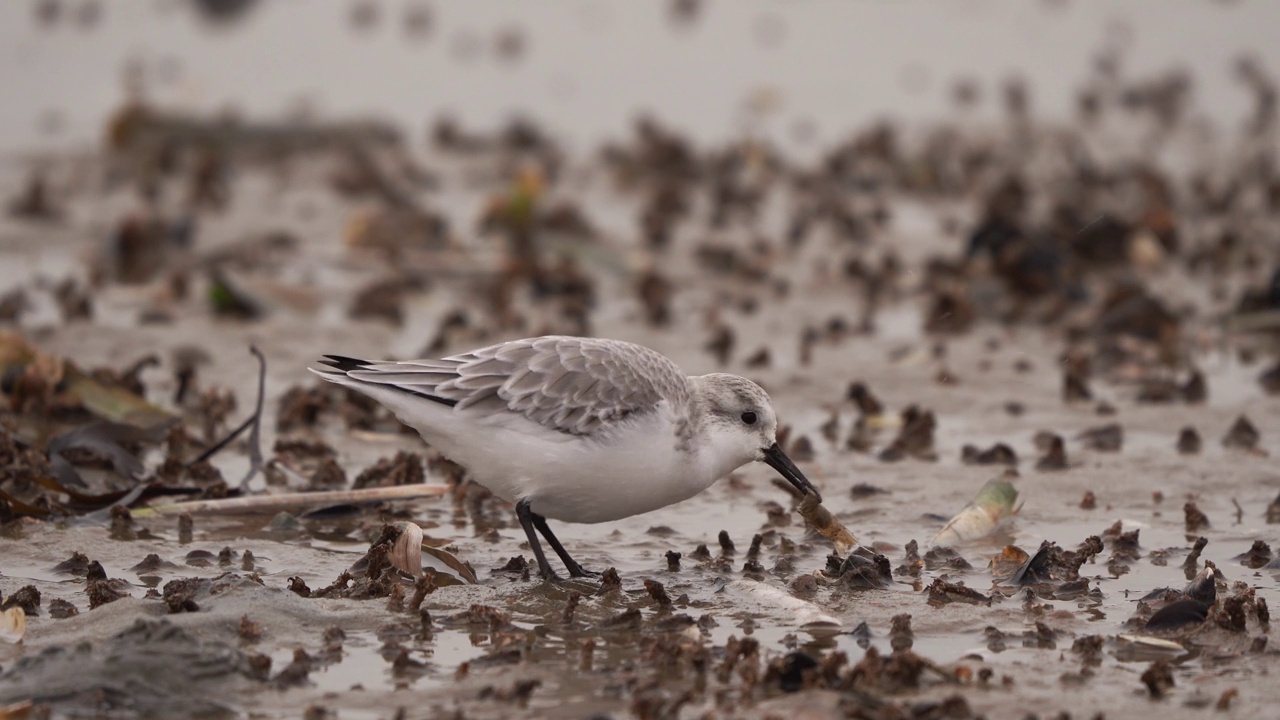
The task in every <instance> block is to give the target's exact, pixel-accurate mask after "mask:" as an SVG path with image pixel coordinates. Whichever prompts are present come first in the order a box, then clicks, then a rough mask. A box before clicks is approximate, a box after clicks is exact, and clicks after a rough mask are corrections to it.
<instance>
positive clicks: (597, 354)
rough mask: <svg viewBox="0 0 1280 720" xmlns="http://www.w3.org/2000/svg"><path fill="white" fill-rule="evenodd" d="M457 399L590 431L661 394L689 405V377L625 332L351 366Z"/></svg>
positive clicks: (650, 405)
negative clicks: (615, 335) (621, 338)
mask: <svg viewBox="0 0 1280 720" xmlns="http://www.w3.org/2000/svg"><path fill="white" fill-rule="evenodd" d="M347 375H349V376H350V377H352V378H354V379H356V380H360V381H364V382H370V383H381V384H389V385H394V386H396V387H398V388H400V389H402V390H405V391H408V392H411V393H414V394H418V395H423V396H427V397H429V398H431V399H436V400H439V401H441V402H444V403H445V404H450V405H454V406H455V409H456V410H457V411H459V412H465V411H471V412H484V411H486V410H489V411H497V410H503V411H511V412H516V413H520V414H521V415H524V416H525V417H527V418H529V419H530V420H533V421H534V422H536V423H538V424H540V425H542V426H544V427H546V428H549V429H552V430H556V431H558V432H563V433H569V434H573V435H589V434H591V433H594V432H596V431H597V430H599V429H601V428H602V427H605V426H607V425H608V424H610V423H612V422H616V421H617V420H621V419H623V418H625V417H628V416H630V415H632V414H635V413H640V412H645V411H650V410H653V409H654V408H655V407H656V406H657V405H658V403H660V402H662V401H663V400H666V401H668V402H669V403H670V404H671V405H672V406H673V408H674V409H676V410H677V411H683V409H684V407H685V405H686V403H687V402H688V399H689V381H688V378H686V377H685V375H684V373H682V372H681V371H680V368H678V367H677V366H676V364H675V363H673V362H671V360H669V359H667V358H666V356H664V355H662V354H660V353H657V352H654V351H653V350H650V349H648V348H646V347H642V346H640V345H634V344H631V343H627V342H622V341H619V340H604V339H596V338H578V337H564V336H547V337H538V338H529V339H526V340H512V341H510V342H505V343H500V344H498V345H492V346H489V347H486V348H481V349H479V350H473V351H471V352H467V353H463V354H461V355H453V356H451V357H447V358H442V359H439V360H411V361H405V362H386V363H369V364H367V365H364V366H362V367H359V368H357V369H352V370H350V371H348V372H347Z"/></svg>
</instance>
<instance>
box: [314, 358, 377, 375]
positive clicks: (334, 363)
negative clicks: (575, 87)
mask: <svg viewBox="0 0 1280 720" xmlns="http://www.w3.org/2000/svg"><path fill="white" fill-rule="evenodd" d="M319 362H320V364H321V365H327V366H329V367H331V368H334V369H336V370H341V371H342V372H350V371H352V370H359V369H360V368H362V367H368V366H369V365H372V364H373V363H371V362H369V361H368V360H359V359H357V358H350V357H343V356H342V355H325V356H324V359H323V360H321V361H319Z"/></svg>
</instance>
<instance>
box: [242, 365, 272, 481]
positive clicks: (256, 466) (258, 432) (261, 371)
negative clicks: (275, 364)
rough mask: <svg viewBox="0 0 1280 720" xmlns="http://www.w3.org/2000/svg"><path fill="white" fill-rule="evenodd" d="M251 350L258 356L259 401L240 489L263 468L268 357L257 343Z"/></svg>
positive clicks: (250, 433)
mask: <svg viewBox="0 0 1280 720" xmlns="http://www.w3.org/2000/svg"><path fill="white" fill-rule="evenodd" d="M249 352H251V353H253V356H254V357H256V358H258V402H257V406H256V407H254V409H253V428H252V429H251V430H250V431H249V472H248V473H247V474H246V475H245V476H244V479H243V480H241V481H240V491H241V492H244V491H245V490H246V489H248V487H249V481H250V480H252V479H253V478H254V476H256V475H257V474H258V472H259V471H261V470H262V401H263V399H264V396H265V395H266V394H267V358H266V357H265V356H264V355H263V354H262V351H261V350H259V349H258V346H257V345H250V346H249Z"/></svg>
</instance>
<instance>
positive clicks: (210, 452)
mask: <svg viewBox="0 0 1280 720" xmlns="http://www.w3.org/2000/svg"><path fill="white" fill-rule="evenodd" d="M252 425H253V418H252V417H249V418H247V419H245V421H244V422H242V423H240V424H239V425H238V426H236V429H235V430H232V431H231V432H230V433H229V434H228V435H227V436H226V437H224V438H222V439H221V440H219V441H218V442H216V443H214V444H213V445H210V446H209V448H208V449H207V450H205V451H204V452H202V453H200V454H199V455H197V456H196V459H195V460H192V461H191V462H189V463H187V467H191V466H192V465H195V464H196V463H198V462H204V461H205V460H208V459H209V458H211V457H213V456H214V455H216V454H217V453H218V451H219V450H222V448H224V447H226V446H228V445H230V444H231V443H232V442H233V441H235V439H236V438H238V437H240V435H241V434H242V433H244V431H245V430H248V429H249V428H250V427H251V426H252Z"/></svg>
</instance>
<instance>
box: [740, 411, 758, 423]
mask: <svg viewBox="0 0 1280 720" xmlns="http://www.w3.org/2000/svg"><path fill="white" fill-rule="evenodd" d="M742 422H744V423H746V424H748V425H755V424H756V414H755V413H753V412H751V411H750V410H748V411H746V412H744V413H742Z"/></svg>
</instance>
